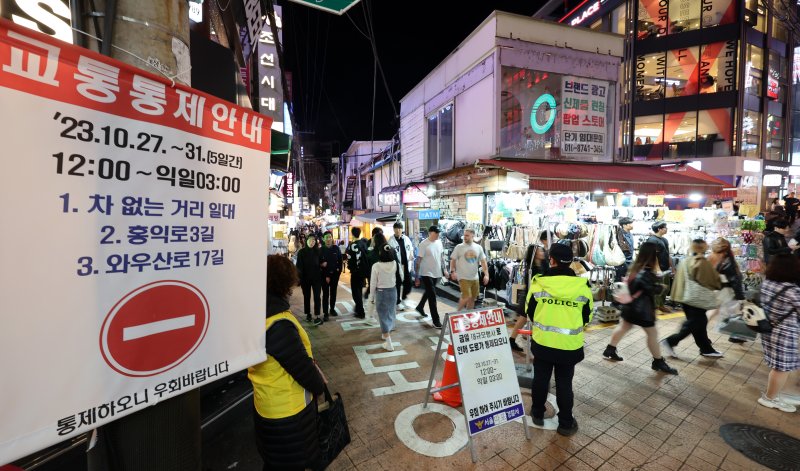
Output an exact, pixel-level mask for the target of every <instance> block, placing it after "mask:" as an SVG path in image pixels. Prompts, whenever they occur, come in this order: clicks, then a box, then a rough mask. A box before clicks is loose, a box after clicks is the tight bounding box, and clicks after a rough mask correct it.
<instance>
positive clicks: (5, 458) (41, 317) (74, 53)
mask: <svg viewBox="0 0 800 471" xmlns="http://www.w3.org/2000/svg"><path fill="white" fill-rule="evenodd" d="M0 103H2V107H0V142H2V143H3V153H2V156H1V157H0V162H2V165H3V169H2V171H0V196H2V200H3V202H4V203H3V206H2V210H0V215H1V216H2V219H3V230H2V231H0V275H2V283H0V326H2V327H0V374H2V388H0V418H2V420H0V464H4V463H7V462H10V461H12V460H14V459H17V458H19V457H22V456H25V455H27V454H30V453H32V452H35V451H37V450H39V449H42V448H44V447H46V446H49V445H52V444H54V443H57V442H59V441H62V440H65V439H67V438H69V437H71V436H74V435H77V434H81V433H85V432H88V431H90V430H92V429H94V428H96V427H97V426H98V425H102V424H104V423H107V422H110V421H113V420H115V419H117V418H119V417H122V416H124V415H127V414H130V413H132V412H134V411H136V410H138V409H142V408H144V407H147V406H149V405H153V404H155V403H157V402H159V401H162V400H165V399H167V398H169V397H172V396H175V395H178V394H181V393H183V392H185V391H188V390H190V389H194V388H198V387H200V386H203V385H204V384H206V383H208V382H211V381H214V380H216V379H219V378H221V377H223V376H225V375H227V374H230V373H233V372H236V371H239V370H241V369H244V368H245V367H247V366H249V365H252V364H255V363H257V362H259V361H263V360H264V359H265V357H266V353H265V349H264V314H265V303H266V301H265V299H266V294H265V291H266V256H267V251H268V247H267V240H268V235H267V229H268V228H267V225H266V224H265V221H266V220H267V218H268V214H269V211H268V200H269V193H268V192H269V181H268V178H269V148H270V142H269V139H270V126H271V120H270V119H269V118H267V117H264V116H262V115H259V114H257V113H254V112H253V111H252V110H248V109H244V108H241V107H238V106H236V105H233V104H230V103H227V102H224V101H222V100H219V99H217V98H214V97H212V96H209V95H206V94H204V93H202V92H199V91H197V90H193V89H190V88H187V87H183V86H180V85H174V84H172V83H171V81H169V80H166V79H164V78H163V77H159V76H156V75H153V74H150V73H148V72H145V71H142V70H139V69H136V68H134V67H131V66H129V65H126V64H123V63H121V62H119V61H115V60H113V59H110V58H107V57H104V56H101V55H98V54H96V53H93V52H91V51H88V50H86V49H82V48H79V47H76V46H73V45H70V44H66V43H63V42H60V41H58V40H56V39H53V38H51V37H48V36H45V35H42V34H39V33H37V32H35V31H32V30H29V29H25V28H22V27H19V26H17V25H14V24H13V23H11V22H8V21H6V20H2V19H0Z"/></svg>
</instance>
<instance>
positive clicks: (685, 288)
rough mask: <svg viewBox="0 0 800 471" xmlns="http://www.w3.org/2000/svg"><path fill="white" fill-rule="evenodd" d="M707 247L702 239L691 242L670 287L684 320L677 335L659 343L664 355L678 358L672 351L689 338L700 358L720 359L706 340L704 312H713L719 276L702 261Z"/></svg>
mask: <svg viewBox="0 0 800 471" xmlns="http://www.w3.org/2000/svg"><path fill="white" fill-rule="evenodd" d="M706 250H708V244H707V243H706V241H704V240H703V239H695V240H693V241H692V248H691V252H692V253H691V255H690V256H689V257H686V259H685V260H684V261H683V262H681V264H680V266H679V267H678V270H677V273H676V274H675V281H674V282H673V283H672V299H673V300H674V301H676V302H679V303H681V304H682V305H683V312H684V313H685V314H686V320H685V321H683V324H682V325H681V328H680V330H679V331H678V332H676V333H674V334H672V335H670V336H669V337H667V338H665V339H664V340H662V341H661V348H662V349H663V350H664V351H665V352H666V353H667V355H669V356H671V357H673V358H678V356H677V355H676V354H675V350H674V348H675V347H676V346H677V345H678V343H679V342H680V341H681V340H683V339H685V338H686V337H688V336H689V335H690V334H691V335H692V337H694V342H695V343H696V344H697V347H698V348H699V349H700V354H701V355H703V356H704V357H707V358H722V356H723V355H722V353H720V352H718V351H716V350H715V349H714V347H713V346H712V345H711V339H709V338H708V331H707V327H708V317H706V311H710V310H712V309H717V308H718V307H719V306H718V305H717V294H716V293H715V291H717V290H719V289H721V288H722V282H721V281H720V277H719V273H718V272H717V270H716V269H715V268H714V266H713V265H711V262H709V261H708V260H706V257H705V254H706Z"/></svg>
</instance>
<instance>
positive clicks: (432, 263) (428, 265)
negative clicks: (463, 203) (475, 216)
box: [414, 226, 447, 329]
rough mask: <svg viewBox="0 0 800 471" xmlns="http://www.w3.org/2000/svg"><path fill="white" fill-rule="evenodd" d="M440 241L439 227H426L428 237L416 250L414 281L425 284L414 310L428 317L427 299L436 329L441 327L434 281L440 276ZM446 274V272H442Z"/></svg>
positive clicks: (417, 283)
mask: <svg viewBox="0 0 800 471" xmlns="http://www.w3.org/2000/svg"><path fill="white" fill-rule="evenodd" d="M443 252H444V247H442V241H440V240H439V228H438V227H437V226H431V227H430V228H429V229H428V238H427V239H425V240H423V241H422V242H420V243H419V248H418V250H417V265H416V270H415V272H416V281H415V283H414V284H415V285H416V286H419V285H420V281H421V282H422V284H423V286H425V294H423V295H422V299H420V301H419V304H417V307H416V310H417V312H418V313H420V315H421V316H422V317H428V315H427V314H425V310H424V308H425V301H428V306H429V308H430V311H431V320H432V321H433V326H434V327H436V328H437V329H441V328H442V322H441V320H440V319H439V311H438V310H437V309H436V283H438V282H439V279H440V278H441V277H442V253H443ZM444 276H447V273H445V274H444Z"/></svg>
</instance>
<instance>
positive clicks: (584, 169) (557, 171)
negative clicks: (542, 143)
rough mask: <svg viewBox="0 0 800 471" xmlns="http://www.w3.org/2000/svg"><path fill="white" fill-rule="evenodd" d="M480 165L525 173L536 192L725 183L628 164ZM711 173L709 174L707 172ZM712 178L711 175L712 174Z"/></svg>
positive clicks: (700, 188)
mask: <svg viewBox="0 0 800 471" xmlns="http://www.w3.org/2000/svg"><path fill="white" fill-rule="evenodd" d="M478 165H479V166H493V167H502V168H505V169H507V170H511V171H514V172H519V173H524V174H525V175H528V176H529V177H530V179H529V180H528V184H529V188H530V189H531V190H538V191H564V192H569V191H588V192H593V191H602V192H604V193H624V192H628V191H631V192H634V193H645V194H689V193H703V194H705V195H709V196H712V195H719V194H721V193H722V188H723V187H724V186H727V185H726V184H725V183H724V182H722V181H720V182H719V183H716V182H711V181H709V180H708V179H705V178H698V177H696V176H691V175H687V174H685V173H682V172H667V171H665V170H662V169H660V168H654V167H644V166H640V165H631V164H593V163H582V162H581V163H572V162H525V161H513V160H491V159H489V160H480V161H479V162H478ZM709 176H710V175H709ZM712 178H713V177H712Z"/></svg>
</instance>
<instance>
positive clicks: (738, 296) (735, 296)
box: [708, 237, 755, 343]
mask: <svg viewBox="0 0 800 471" xmlns="http://www.w3.org/2000/svg"><path fill="white" fill-rule="evenodd" d="M708 261H709V262H710V263H711V266H713V267H714V268H716V270H717V273H719V275H720V281H721V282H722V290H723V293H726V296H727V297H726V299H724V300H723V303H722V305H721V306H720V308H719V310H718V312H716V313H714V314H719V313H720V312H721V313H722V314H723V315H730V314H731V312H738V310H739V307H738V306H739V303H741V301H744V285H743V284H742V280H743V277H742V272H741V270H740V269H739V264H738V263H736V257H735V256H734V255H733V250H732V249H731V243H730V242H728V241H727V240H726V239H724V238H722V237H720V238H719V239H717V240H715V241H714V242H712V243H711V255H709V256H708ZM709 312H711V311H709ZM712 318H713V315H709V320H711V319H712ZM754 334H755V333H754ZM754 339H755V335H753V336H752V337H750V338H747V339H745V338H741V337H737V336H735V335H731V336H730V338H729V339H728V340H730V341H731V342H734V343H744V342H745V341H747V340H754Z"/></svg>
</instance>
